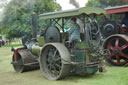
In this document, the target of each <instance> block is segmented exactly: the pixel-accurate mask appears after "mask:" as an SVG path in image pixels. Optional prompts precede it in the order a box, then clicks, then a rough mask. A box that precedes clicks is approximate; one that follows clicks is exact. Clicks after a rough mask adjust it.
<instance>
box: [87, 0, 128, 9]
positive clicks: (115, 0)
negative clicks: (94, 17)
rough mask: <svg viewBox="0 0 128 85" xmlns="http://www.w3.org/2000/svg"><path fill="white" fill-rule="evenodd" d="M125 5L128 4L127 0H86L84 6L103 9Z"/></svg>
mask: <svg viewBox="0 0 128 85" xmlns="http://www.w3.org/2000/svg"><path fill="white" fill-rule="evenodd" d="M127 3H128V1H127V0H88V3H87V4H86V6H94V7H102V8H105V7H108V6H119V5H126V4H127Z"/></svg>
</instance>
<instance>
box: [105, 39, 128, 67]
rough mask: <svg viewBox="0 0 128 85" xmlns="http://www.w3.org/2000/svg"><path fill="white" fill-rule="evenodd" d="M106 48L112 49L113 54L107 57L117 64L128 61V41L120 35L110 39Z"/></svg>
mask: <svg viewBox="0 0 128 85" xmlns="http://www.w3.org/2000/svg"><path fill="white" fill-rule="evenodd" d="M106 48H107V49H109V50H110V52H111V55H110V56H107V59H108V60H109V61H110V62H111V63H112V64H115V65H124V64H126V63H127V62H128V43H127V42H126V40H124V39H123V38H120V37H113V38H111V39H110V40H109V42H108V43H107V45H106Z"/></svg>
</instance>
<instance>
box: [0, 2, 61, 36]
mask: <svg viewBox="0 0 128 85" xmlns="http://www.w3.org/2000/svg"><path fill="white" fill-rule="evenodd" d="M57 10H61V7H60V5H59V4H58V3H56V1H55V0H11V1H10V2H9V3H8V4H7V5H6V6H5V8H4V18H3V20H2V21H1V22H0V24H1V27H0V32H1V33H5V34H7V35H8V38H19V37H22V36H24V34H25V35H29V36H31V28H32V27H31V13H32V12H35V13H36V14H37V15H38V14H41V13H45V12H52V11H57ZM40 25H42V24H40ZM39 27H41V26H39Z"/></svg>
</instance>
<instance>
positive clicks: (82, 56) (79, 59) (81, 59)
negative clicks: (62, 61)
mask: <svg viewBox="0 0 128 85" xmlns="http://www.w3.org/2000/svg"><path fill="white" fill-rule="evenodd" d="M71 52H72V54H73V55H75V56H71V60H72V61H73V62H75V63H79V64H78V65H74V66H73V67H72V68H73V69H74V70H75V71H76V74H79V75H87V74H92V73H95V72H97V70H98V65H94V66H91V64H90V63H93V62H91V61H90V57H91V56H90V55H89V50H82V49H79V50H78V49H77V50H75V49H74V50H71Z"/></svg>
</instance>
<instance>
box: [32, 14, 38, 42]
mask: <svg viewBox="0 0 128 85" xmlns="http://www.w3.org/2000/svg"><path fill="white" fill-rule="evenodd" d="M31 17H32V22H31V23H32V39H33V40H35V41H36V38H37V15H36V14H35V13H33V14H31Z"/></svg>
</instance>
